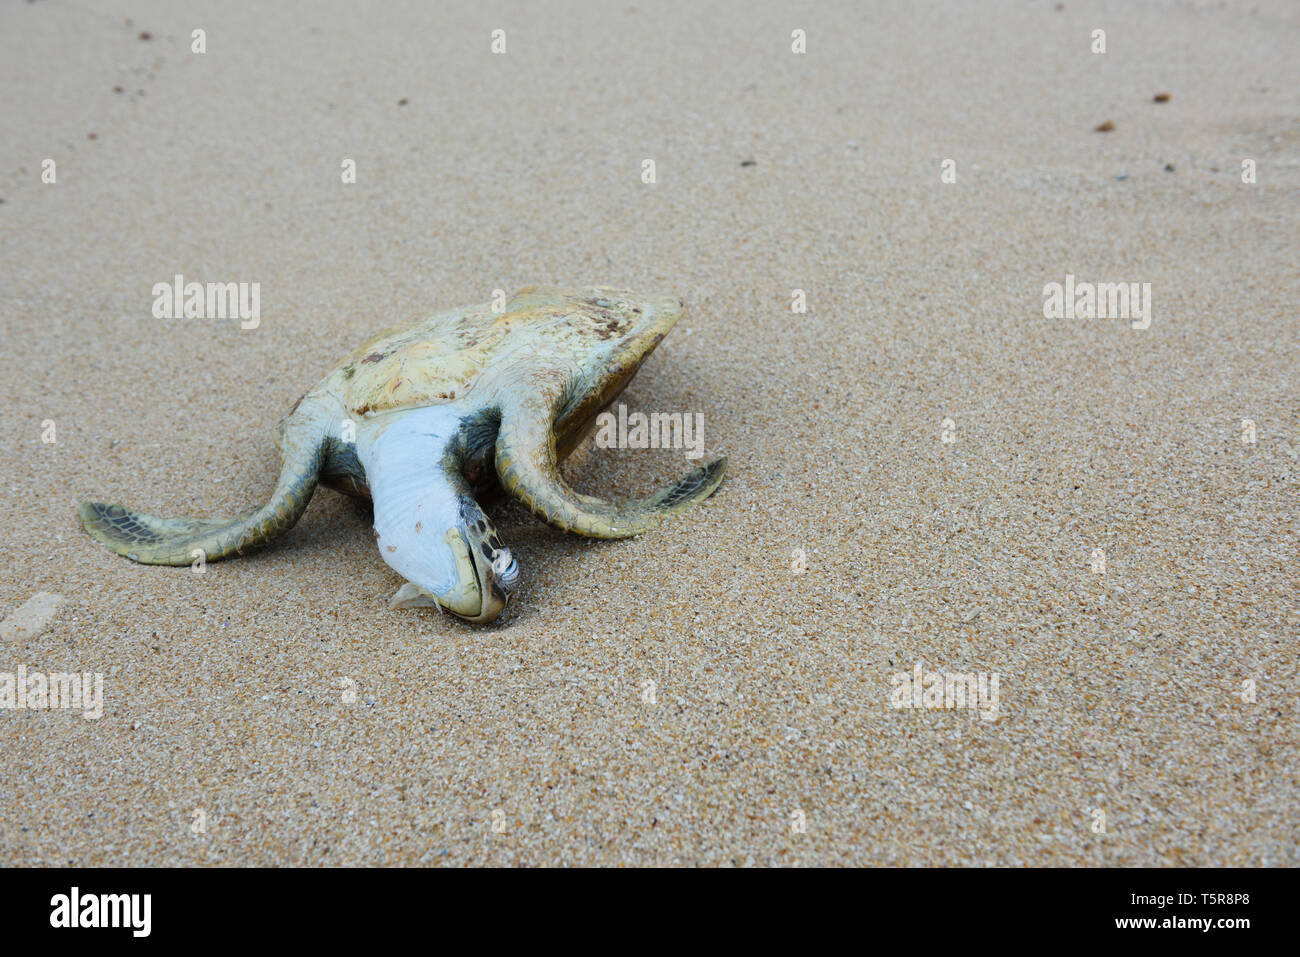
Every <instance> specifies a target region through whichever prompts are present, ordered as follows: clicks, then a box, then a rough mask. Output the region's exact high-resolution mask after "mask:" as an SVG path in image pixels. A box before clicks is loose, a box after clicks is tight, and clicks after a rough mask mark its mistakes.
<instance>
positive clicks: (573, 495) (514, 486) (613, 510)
mask: <svg viewBox="0 0 1300 957" xmlns="http://www.w3.org/2000/svg"><path fill="white" fill-rule="evenodd" d="M551 422H552V417H551V416H549V415H547V414H544V413H543V412H542V410H541V409H540V408H539V407H538V406H537V405H536V404H534V403H529V404H525V405H522V406H521V407H518V408H515V409H512V410H507V411H505V412H503V414H502V417H501V431H500V433H499V434H498V436H497V448H496V466H497V473H498V474H499V475H500V477H501V485H502V487H503V488H505V490H506V491H507V492H508V493H510V494H512V495H514V496H515V497H516V498H518V499H519V500H520V501H521V502H523V503H524V504H525V505H527V506H528V507H529V508H530V509H531V510H532V512H533V514H535V515H537V516H538V517H539V518H541V519H542V520H543V521H545V522H547V523H548V524H550V525H554V526H556V527H557V528H560V529H562V530H564V531H566V532H577V533H578V534H579V535H586V536H588V537H590V538H629V537H631V536H633V535H640V534H641V533H642V532H644V531H647V530H648V529H651V528H654V527H655V526H656V525H658V524H659V523H660V522H661V521H663V520H664V519H665V518H667V517H668V516H670V515H674V514H676V513H677V512H682V511H685V510H686V509H688V508H690V507H691V506H692V505H694V504H695V503H696V502H701V501H703V500H704V499H706V498H708V497H709V496H710V495H712V494H713V492H714V490H715V489H716V488H717V487H718V485H719V483H721V482H722V473H723V472H725V471H726V468H727V460H726V459H725V458H719V459H714V460H713V461H712V462H710V463H708V464H707V465H702V466H700V467H699V468H697V469H693V470H692V471H690V472H688V473H687V474H686V475H684V476H682V477H681V478H680V479H678V480H677V481H676V482H675V483H673V484H672V485H670V486H668V487H667V488H663V489H660V490H659V491H658V492H656V493H655V494H654V495H651V496H650V497H648V498H643V499H636V500H633V501H628V502H608V501H605V500H604V499H599V498H595V497H593V496H590V495H583V494H581V493H579V492H575V491H574V490H573V489H571V488H570V487H569V486H568V484H567V483H566V482H565V481H564V478H563V477H562V476H561V475H560V470H559V467H558V464H557V461H556V454H555V432H554V428H553V426H552V424H551Z"/></svg>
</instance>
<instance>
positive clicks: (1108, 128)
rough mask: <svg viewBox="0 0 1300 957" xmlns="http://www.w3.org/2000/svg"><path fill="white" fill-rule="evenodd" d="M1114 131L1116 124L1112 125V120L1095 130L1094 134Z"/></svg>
mask: <svg viewBox="0 0 1300 957" xmlns="http://www.w3.org/2000/svg"><path fill="white" fill-rule="evenodd" d="M1114 129H1115V124H1114V123H1112V122H1111V121H1110V120H1107V121H1106V122H1105V123H1102V124H1101V125H1100V126H1098V127H1097V128H1096V129H1095V130H1093V132H1094V133H1109V132H1111V131H1112V130H1114Z"/></svg>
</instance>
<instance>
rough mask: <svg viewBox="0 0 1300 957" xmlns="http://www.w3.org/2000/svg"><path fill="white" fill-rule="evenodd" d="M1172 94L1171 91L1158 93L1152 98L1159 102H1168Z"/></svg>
mask: <svg viewBox="0 0 1300 957" xmlns="http://www.w3.org/2000/svg"><path fill="white" fill-rule="evenodd" d="M1171 95H1172V94H1169V93H1157V94H1156V95H1155V96H1154V97H1153V98H1152V99H1154V100H1155V101H1156V102H1157V103H1168V102H1169V98H1170V96H1171Z"/></svg>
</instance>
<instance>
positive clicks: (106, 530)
mask: <svg viewBox="0 0 1300 957" xmlns="http://www.w3.org/2000/svg"><path fill="white" fill-rule="evenodd" d="M323 438H324V435H323V433H322V432H320V431H319V430H318V429H317V428H316V427H314V426H313V425H312V424H311V420H310V419H308V418H307V417H305V416H304V417H303V418H301V419H299V420H298V421H297V422H294V421H293V420H292V419H291V420H290V422H289V423H288V428H287V429H286V431H285V434H284V436H283V439H282V441H281V454H282V459H283V466H282V468H281V470H280V480H279V481H278V482H277V483H276V486H275V491H274V492H273V493H272V494H271V500H270V501H269V502H267V503H266V504H265V505H263V506H261V507H260V508H255V509H251V510H250V511H247V512H245V513H243V514H242V515H239V516H236V517H235V518H155V517H153V516H152V515H142V514H140V513H138V512H132V511H130V510H128V509H126V508H123V507H122V506H121V505H105V504H103V503H101V502H85V503H83V504H82V506H81V508H80V514H81V524H82V526H83V527H84V528H85V529H86V531H87V533H89V535H90V537H91V538H93V539H95V541H97V542H99V543H100V544H101V545H103V546H104V547H106V548H107V549H109V550H110V551H113V552H116V553H117V554H119V555H124V556H126V557H127V558H129V559H131V560H132V561H134V562H139V563H141V564H142V565H189V564H190V563H192V562H194V561H195V560H196V559H198V558H199V557H202V558H203V560H204V561H209V562H211V561H217V560H218V559H222V558H226V557H228V556H230V555H236V554H239V555H242V554H243V553H244V552H246V551H248V550H249V549H252V548H256V547H258V546H259V545H264V544H265V543H267V542H269V541H270V540H271V539H273V538H276V537H278V536H280V535H282V534H284V533H285V532H287V531H288V530H289V529H290V528H292V527H293V525H294V523H295V522H297V521H298V519H299V518H300V517H301V516H302V513H303V511H304V510H306V508H307V502H308V501H310V500H311V496H312V492H314V491H315V489H316V477H317V473H318V472H319V471H320V466H321V460H322V458H323V455H324V446H323V444H322V440H323ZM200 551H201V552H202V556H200V555H199V554H198V552H200Z"/></svg>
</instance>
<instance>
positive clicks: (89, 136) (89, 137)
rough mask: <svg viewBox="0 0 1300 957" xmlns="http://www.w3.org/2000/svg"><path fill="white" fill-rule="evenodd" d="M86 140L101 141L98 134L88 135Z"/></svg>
mask: <svg viewBox="0 0 1300 957" xmlns="http://www.w3.org/2000/svg"><path fill="white" fill-rule="evenodd" d="M86 139H88V140H97V139H99V136H98V134H96V133H87V134H86Z"/></svg>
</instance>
